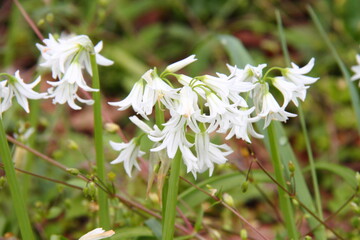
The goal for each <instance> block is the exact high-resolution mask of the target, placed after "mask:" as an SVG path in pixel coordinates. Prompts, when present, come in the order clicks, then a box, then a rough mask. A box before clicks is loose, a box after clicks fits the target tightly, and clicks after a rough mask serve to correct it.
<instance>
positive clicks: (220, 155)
mask: <svg viewBox="0 0 360 240" xmlns="http://www.w3.org/2000/svg"><path fill="white" fill-rule="evenodd" d="M195 149H196V153H197V167H198V169H197V171H196V172H199V173H202V172H204V171H206V170H208V169H209V176H211V175H212V173H213V171H214V163H216V164H224V163H225V162H226V161H227V158H226V156H228V155H229V154H231V153H232V152H233V151H232V149H231V148H230V147H229V146H228V145H226V144H222V145H217V144H214V143H211V142H210V136H209V134H208V133H207V132H199V133H197V134H195ZM196 172H195V173H196Z"/></svg>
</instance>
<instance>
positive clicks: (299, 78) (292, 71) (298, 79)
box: [282, 58, 319, 87]
mask: <svg viewBox="0 0 360 240" xmlns="http://www.w3.org/2000/svg"><path fill="white" fill-rule="evenodd" d="M314 62H315V59H314V58H312V59H310V61H309V63H308V64H306V65H305V66H304V67H302V68H299V67H298V66H297V65H296V64H295V63H291V66H292V68H286V69H285V70H283V71H282V75H283V76H284V78H285V79H286V80H288V81H290V82H293V83H294V84H295V85H296V86H300V87H303V86H304V85H309V84H313V83H314V82H316V81H317V80H318V79H319V78H314V77H308V76H304V74H307V73H309V72H310V71H311V69H312V68H313V67H314Z"/></svg>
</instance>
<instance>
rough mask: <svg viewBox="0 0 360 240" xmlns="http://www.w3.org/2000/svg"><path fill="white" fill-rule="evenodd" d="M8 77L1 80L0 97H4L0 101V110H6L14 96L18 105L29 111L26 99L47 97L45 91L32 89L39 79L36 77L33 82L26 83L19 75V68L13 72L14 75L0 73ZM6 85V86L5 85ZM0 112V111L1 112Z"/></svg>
mask: <svg viewBox="0 0 360 240" xmlns="http://www.w3.org/2000/svg"><path fill="white" fill-rule="evenodd" d="M0 75H2V76H6V77H7V78H8V79H7V80H4V81H2V82H1V86H0V88H1V93H0V98H2V97H3V98H4V100H3V101H2V103H1V109H2V110H1V111H2V112H3V111H5V110H7V109H8V108H9V107H10V106H11V104H12V98H13V97H14V96H15V98H16V100H17V102H18V103H19V105H20V106H21V107H22V108H23V109H24V110H25V111H26V112H27V113H29V112H30V110H29V103H28V99H43V98H46V97H47V94H46V93H38V92H35V91H34V90H32V89H33V88H34V87H35V86H36V85H37V84H39V82H40V81H41V79H40V77H38V78H37V79H36V80H35V81H34V82H32V83H29V84H26V83H24V80H23V79H22V78H21V76H20V72H19V70H17V71H16V72H15V76H12V75H9V74H0ZM6 85H7V87H6ZM2 112H0V113H2Z"/></svg>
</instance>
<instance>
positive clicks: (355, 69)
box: [351, 54, 360, 86]
mask: <svg viewBox="0 0 360 240" xmlns="http://www.w3.org/2000/svg"><path fill="white" fill-rule="evenodd" d="M356 61H357V64H358V65H356V66H352V67H351V70H352V71H353V72H355V74H354V76H352V77H351V80H352V81H355V80H358V79H360V54H357V55H356ZM359 86H360V82H359Z"/></svg>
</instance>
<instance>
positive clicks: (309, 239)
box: [304, 235, 312, 240]
mask: <svg viewBox="0 0 360 240" xmlns="http://www.w3.org/2000/svg"><path fill="white" fill-rule="evenodd" d="M311 239H312V237H311V236H309V235H306V236H305V238H304V240H311Z"/></svg>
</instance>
